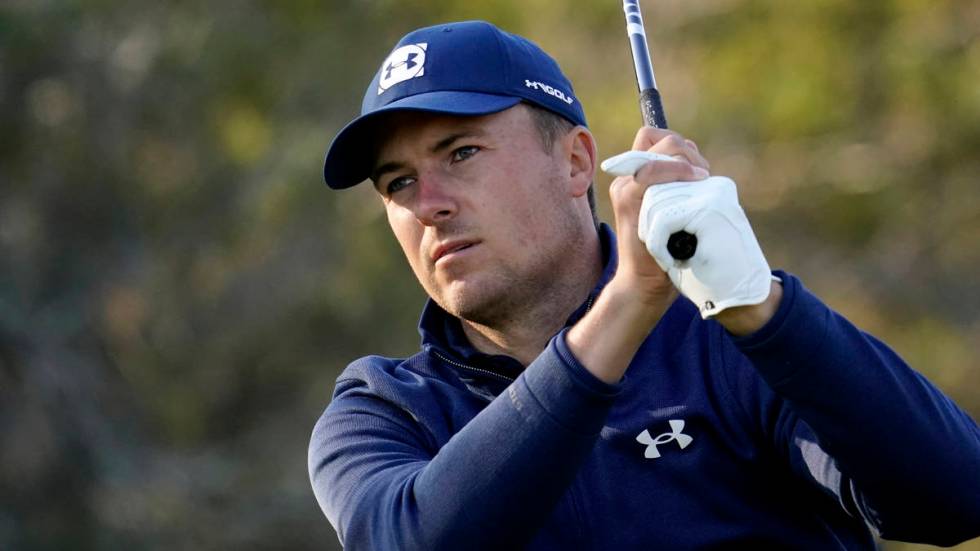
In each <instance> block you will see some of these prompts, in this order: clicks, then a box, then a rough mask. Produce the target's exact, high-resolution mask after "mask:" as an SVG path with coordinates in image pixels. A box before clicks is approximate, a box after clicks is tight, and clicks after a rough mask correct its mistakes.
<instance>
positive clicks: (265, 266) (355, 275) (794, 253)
mask: <svg viewBox="0 0 980 551" xmlns="http://www.w3.org/2000/svg"><path fill="white" fill-rule="evenodd" d="M642 6H643V9H644V15H645V19H646V25H647V32H648V36H649V40H650V44H651V50H652V55H653V60H654V66H655V68H656V70H657V77H658V83H659V85H660V88H661V91H662V92H663V94H664V98H665V106H666V110H667V115H668V119H669V121H670V123H671V127H672V128H674V129H677V130H679V131H681V132H683V133H684V134H685V135H687V136H688V137H691V138H693V139H695V140H697V142H698V143H699V145H700V148H701V150H702V151H703V152H704V153H705V154H706V156H707V157H708V158H709V159H710V160H711V161H712V168H713V171H714V172H715V173H717V174H724V175H729V176H732V177H733V178H735V179H736V181H738V182H739V183H740V189H741V194H742V202H743V204H744V205H745V206H746V208H747V210H748V211H749V214H750V217H751V219H752V221H753V225H754V227H755V229H756V231H757V233H758V235H759V238H760V241H761V243H762V246H763V248H764V250H765V251H766V252H767V256H768V258H769V260H770V263H771V264H772V265H773V266H776V267H784V268H787V269H789V270H791V271H793V272H795V273H797V274H799V275H800V276H801V277H802V278H803V280H804V282H806V283H807V285H808V286H810V287H811V288H812V289H814V290H815V291H816V292H817V293H818V294H819V295H820V296H821V297H823V298H824V299H825V300H826V301H827V302H828V303H829V304H830V305H831V306H833V307H834V308H836V309H838V310H840V311H842V312H843V313H844V314H846V315H847V316H848V317H850V318H851V319H852V320H854V321H855V322H857V323H858V324H859V325H861V326H862V327H864V328H865V329H867V330H869V331H871V332H873V333H875V334H876V335H878V336H880V337H882V338H883V339H884V340H886V341H887V342H889V343H890V344H891V345H893V346H894V347H895V348H896V349H898V351H899V352H900V353H902V354H903V355H904V356H905V357H906V358H907V359H908V360H909V361H910V362H911V363H912V364H913V365H914V366H916V367H917V368H918V369H919V370H921V371H922V372H924V373H925V374H926V375H927V376H928V377H929V378H930V379H931V380H932V381H934V382H935V383H937V384H938V385H939V386H940V387H941V388H942V389H943V390H944V391H945V392H947V393H948V394H949V395H950V396H952V397H953V398H954V399H955V400H956V401H957V402H958V403H959V404H960V405H961V406H963V407H964V408H965V409H966V410H967V411H969V412H970V413H971V415H973V417H974V418H975V419H976V418H980V392H978V391H980V360H978V359H977V355H976V349H977V345H978V343H980V296H978V282H977V276H976V273H977V271H978V269H980V192H978V183H980V182H978V178H980V40H978V38H980V3H978V2H976V1H974V0H881V1H870V2H854V1H844V0H814V1H808V2H781V1H778V0H701V1H696V2H688V1H682V0H664V1H657V2H654V1H652V0H645V1H643V2H642ZM621 9H622V8H621V3H620V2H619V1H618V0H607V1H602V2H600V1H597V0H590V1H587V2H573V1H570V0H551V1H549V0H494V1H484V2H459V1H455V2H449V1H447V0H427V1H422V0H400V1H397V2H395V1H391V0H359V1H347V2H338V1H313V0H295V1H271V0H266V1H258V0H253V1H243V0H234V1H233V0H213V1H208V2H204V1H198V0H186V1H176V2H160V3H142V2H125V1H120V0H91V1H68V0H65V1H54V0H7V1H5V2H3V3H2V4H0V107H2V109H0V549H3V550H7V549H13V550H21V549H25V550H30V549H332V548H336V547H337V544H336V536H335V535H334V533H333V530H332V529H331V527H330V526H329V525H328V524H327V522H326V521H325V519H324V518H323V516H322V515H321V513H320V511H319V509H318V507H317V505H316V502H315V500H314V497H313V494H312V492H311V490H310V488H309V482H308V479H307V471H306V446H307V442H308V438H309V434H310V430H311V429H312V426H313V423H314V422H315V420H316V419H317V418H318V416H319V415H320V413H321V412H322V410H323V408H324V407H325V406H326V404H327V403H328V401H329V397H330V394H331V391H332V389H333V381H334V379H335V378H336V376H337V375H338V373H339V372H340V371H341V370H342V369H343V368H344V367H345V366H346V364H347V363H348V362H349V361H351V360H352V359H354V358H356V357H359V356H362V355H366V354H369V353H379V354H386V355H395V356H403V355H409V354H412V353H413V352H414V351H415V350H416V347H417V343H418V336H417V333H416V330H415V326H416V321H417V318H418V314H419V310H420V307H421V305H422V302H423V300H424V296H423V294H422V292H421V291H420V289H419V288H418V286H417V284H416V282H415V280H414V278H413V276H412V274H411V272H410V271H409V269H408V268H407V265H406V263H405V262H404V260H402V257H401V255H400V252H399V251H398V249H397V245H396V243H395V241H394V239H393V238H392V237H391V236H390V233H389V230H388V228H387V224H386V222H385V219H384V217H383V211H382V207H381V205H380V202H379V201H378V200H377V199H376V198H375V196H374V194H373V192H372V191H371V189H369V188H367V187H365V186H362V187H361V188H360V189H354V190H349V191H346V192H333V193H331V192H329V191H328V190H327V189H326V187H325V186H324V185H323V183H322V181H321V161H322V157H323V154H324V151H325V149H326V146H327V145H328V143H329V141H330V139H331V138H332V136H333V135H334V134H335V133H336V131H337V130H339V129H340V128H341V127H342V126H343V125H344V124H345V123H346V122H347V121H348V120H349V119H350V118H351V117H353V116H354V115H355V114H356V112H357V111H358V109H359V106H360V100H361V96H362V94H363V91H364V88H365V86H366V85H367V83H368V82H369V80H370V79H371V77H372V75H373V73H374V71H375V70H376V68H377V66H378V64H379V63H380V62H381V60H382V59H383V58H384V56H385V55H386V54H387V53H388V51H389V49H390V48H391V46H392V45H393V44H394V43H395V41H396V40H397V39H398V38H399V37H400V36H401V35H402V34H404V33H405V32H407V31H408V30H410V29H412V28H415V27H418V26H424V25H428V24H433V23H436V22H441V21H445V20H456V19H476V18H478V19H487V20H490V21H492V22H494V23H496V24H498V25H501V26H503V27H504V28H506V29H508V30H511V31H513V32H517V33H520V34H523V35H525V36H528V37H529V38H531V39H532V40H534V41H536V42H538V43H539V44H541V45H542V46H543V47H544V48H545V49H546V50H547V51H549V52H550V53H552V54H553V55H554V56H555V57H556V58H557V59H558V60H559V62H560V63H561V65H562V66H563V67H564V69H565V71H566V72H567V73H568V74H569V76H570V77H571V79H572V81H573V82H574V83H575V86H576V90H577V93H578V96H579V98H580V99H581V100H582V101H583V103H584V105H585V108H586V114H587V116H588V118H589V121H590V125H591V127H592V129H593V131H594V133H595V134H596V136H597V138H598V141H599V145H600V155H602V156H608V155H611V154H614V153H617V152H619V151H621V150H624V149H627V148H628V147H629V145H630V143H631V142H632V137H633V134H634V132H635V130H636V128H637V126H638V125H639V111H638V108H637V104H636V84H635V80H634V77H633V68H632V61H631V58H630V53H629V49H628V43H627V40H626V36H625V29H624V22H623V15H622V11H621ZM609 181H610V179H609V178H608V177H607V176H605V175H600V176H599V177H598V180H597V185H598V186H599V188H600V191H599V193H598V195H599V197H600V200H601V202H602V203H601V212H602V214H603V215H604V218H605V219H606V220H609V219H610V216H609V215H610V210H609V208H608V201H607V199H606V193H605V188H606V186H607V185H608V183H609ZM896 438H901V435H896ZM885 549H888V550H911V549H921V548H920V547H916V546H912V545H898V544H886V545H885ZM959 549H973V550H977V549H980V540H974V541H973V542H969V543H966V544H964V545H962V546H960V547H959Z"/></svg>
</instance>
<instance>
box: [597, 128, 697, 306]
mask: <svg viewBox="0 0 980 551" xmlns="http://www.w3.org/2000/svg"><path fill="white" fill-rule="evenodd" d="M633 150H635V151H650V152H654V153H660V154H663V155H667V156H670V157H672V159H671V160H666V159H661V160H655V161H651V162H648V163H646V164H645V165H643V166H642V168H640V169H639V170H638V171H636V174H635V175H633V176H621V177H619V178H616V179H615V180H613V182H612V185H611V186H610V188H609V195H610V198H611V201H612V207H613V213H614V215H615V218H616V221H615V225H616V235H617V238H618V252H619V268H618V269H617V271H616V275H615V277H614V278H613V280H612V281H611V282H610V283H609V285H610V286H611V287H613V289H617V290H620V291H621V292H623V293H626V294H628V295H632V296H633V297H634V300H638V301H639V303H640V304H646V305H649V306H660V307H665V306H666V305H668V304H669V303H670V301H671V300H673V298H674V297H675V296H676V290H675V289H674V286H673V284H672V283H671V281H670V278H669V277H668V276H667V273H666V272H665V271H664V270H663V269H661V267H660V266H658V265H657V263H656V262H655V261H654V259H653V258H652V257H651V256H650V253H649V252H647V247H646V245H644V243H643V242H642V241H641V240H640V238H639V234H638V224H639V222H638V221H639V216H640V207H641V205H642V202H643V195H644V192H645V191H646V190H647V188H649V187H650V186H652V185H655V184H664V183H668V182H678V181H697V180H703V179H705V178H707V177H708V176H709V172H708V168H709V164H708V161H707V160H706V159H705V158H704V157H702V156H701V153H700V152H699V151H698V147H697V145H696V144H695V143H694V142H693V141H691V140H686V139H684V138H683V137H681V136H680V135H679V134H677V133H676V132H672V131H670V130H661V129H657V128H652V127H644V128H641V129H640V130H639V132H637V134H636V138H635V139H634V140H633Z"/></svg>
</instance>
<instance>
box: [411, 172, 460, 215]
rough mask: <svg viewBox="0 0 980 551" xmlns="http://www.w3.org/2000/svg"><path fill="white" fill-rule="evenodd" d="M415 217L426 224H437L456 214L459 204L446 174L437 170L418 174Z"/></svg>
mask: <svg viewBox="0 0 980 551" xmlns="http://www.w3.org/2000/svg"><path fill="white" fill-rule="evenodd" d="M418 178H419V179H418V182H416V186H418V189H417V195H416V202H415V209H414V210H415V217H416V218H417V219H418V220H419V222H421V223H422V225H424V226H435V225H437V224H439V223H441V222H446V221H447V220H450V219H452V218H453V217H454V216H456V213H457V212H458V209H459V205H458V204H457V202H456V199H455V197H454V196H453V194H452V188H451V185H450V184H449V182H447V178H446V177H445V175H443V174H441V173H439V171H437V170H430V171H426V172H424V173H422V174H419V176H418Z"/></svg>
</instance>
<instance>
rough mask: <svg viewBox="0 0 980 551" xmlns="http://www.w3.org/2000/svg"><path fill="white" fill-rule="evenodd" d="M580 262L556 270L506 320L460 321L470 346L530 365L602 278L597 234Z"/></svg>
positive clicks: (588, 241) (592, 237) (588, 240)
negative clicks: (548, 281) (549, 281)
mask: <svg viewBox="0 0 980 551" xmlns="http://www.w3.org/2000/svg"><path fill="white" fill-rule="evenodd" d="M582 249H583V251H585V252H586V254H583V255H580V256H579V259H578V260H579V262H577V263H575V264H574V265H571V266H567V267H566V268H565V269H562V270H559V271H558V275H559V276H562V277H556V278H554V279H553V280H552V281H553V284H552V285H550V286H549V288H548V289H543V290H540V292H539V293H538V294H537V295H535V300H534V301H528V302H527V304H526V307H525V308H522V309H520V310H519V311H513V312H512V313H511V315H510V316H508V317H507V319H504V320H499V321H497V322H495V323H494V324H493V325H484V324H480V323H477V322H474V321H471V320H466V319H461V320H460V322H461V323H462V326H463V332H464V333H465V334H466V337H467V338H468V339H469V340H470V342H471V343H472V344H473V346H474V347H475V348H476V349H477V350H479V351H480V352H483V353H485V354H505V355H507V356H511V357H512V358H515V359H516V360H518V361H519V362H521V363H522V364H523V365H525V366H526V365H528V364H530V363H531V362H532V361H533V360H534V359H535V358H536V357H538V355H539V354H541V352H542V351H543V350H544V349H545V347H546V346H547V345H548V341H549V340H550V339H551V338H552V337H553V336H554V335H555V334H556V333H558V332H559V331H560V330H561V329H562V328H563V327H564V326H565V321H566V320H568V318H569V316H571V315H572V313H573V312H575V310H576V309H577V308H578V307H579V306H581V304H582V303H583V302H585V300H586V299H587V298H588V296H589V293H591V292H592V289H594V288H595V286H596V285H597V284H598V282H599V278H600V277H601V276H602V268H603V264H602V251H601V247H600V245H599V238H598V234H597V233H592V234H591V238H589V239H587V242H586V244H585V246H584V247H583V248H582Z"/></svg>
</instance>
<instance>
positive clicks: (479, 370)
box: [432, 348, 514, 383]
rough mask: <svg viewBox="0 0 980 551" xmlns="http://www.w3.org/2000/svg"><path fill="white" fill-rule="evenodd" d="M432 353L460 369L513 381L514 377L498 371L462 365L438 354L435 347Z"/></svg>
mask: <svg viewBox="0 0 980 551" xmlns="http://www.w3.org/2000/svg"><path fill="white" fill-rule="evenodd" d="M432 353H433V354H435V355H436V356H437V357H438V358H439V359H440V360H442V361H444V362H446V363H448V364H449V365H452V366H455V367H458V368H460V369H466V370H468V371H476V372H477V373H482V374H484V375H490V376H493V377H497V378H498V379H502V380H504V381H507V382H510V383H512V382H514V379H511V378H510V377H507V376H505V375H501V374H500V373H494V372H493V371H490V370H487V369H480V368H478V367H470V366H468V365H463V364H461V363H459V362H456V361H453V360H450V359H449V358H447V357H445V356H443V355H442V354H440V353H439V351H438V350H436V349H435V348H433V349H432Z"/></svg>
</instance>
